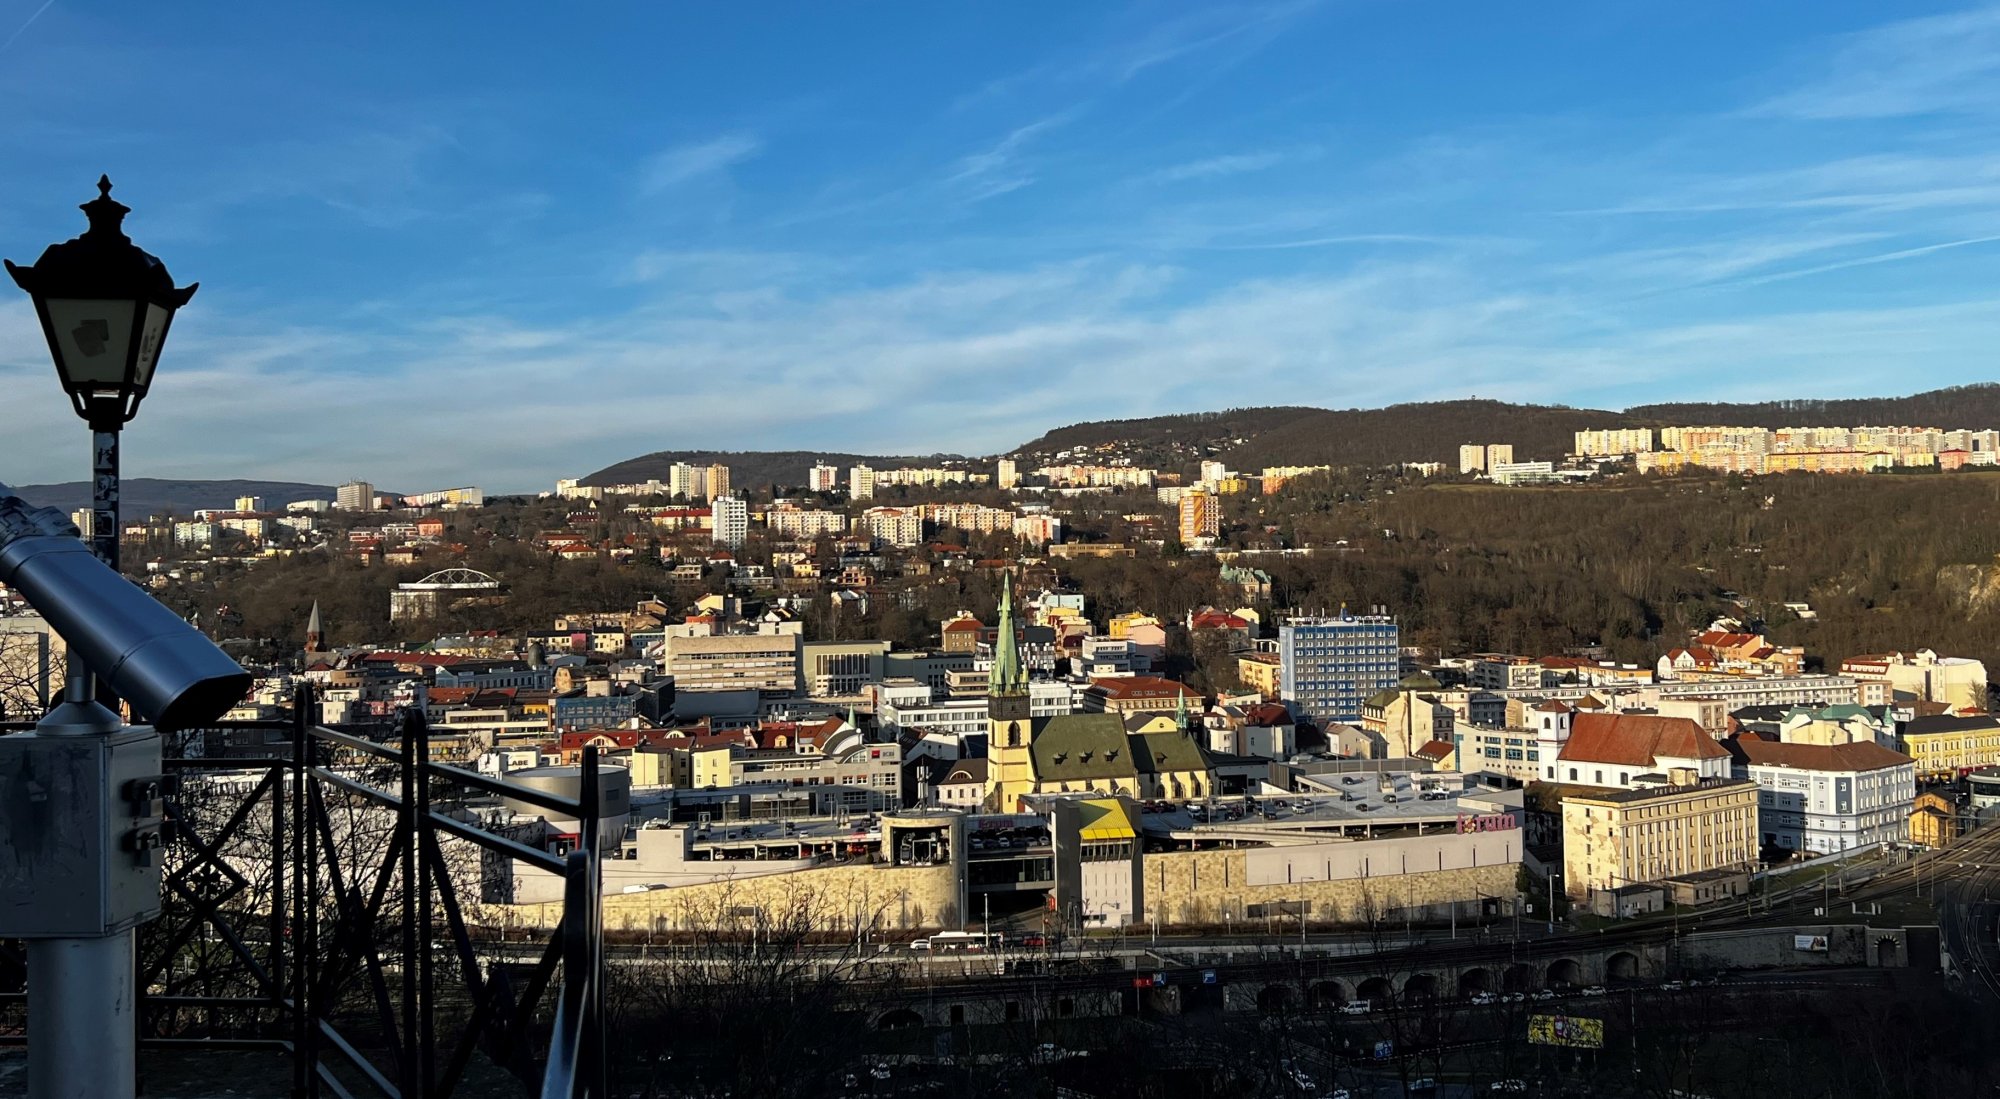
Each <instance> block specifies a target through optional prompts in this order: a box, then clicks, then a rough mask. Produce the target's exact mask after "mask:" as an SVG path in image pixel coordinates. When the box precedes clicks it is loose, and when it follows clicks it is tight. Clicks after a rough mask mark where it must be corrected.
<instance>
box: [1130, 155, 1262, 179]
mask: <svg viewBox="0 0 2000 1099" xmlns="http://www.w3.org/2000/svg"><path fill="white" fill-rule="evenodd" d="M1287 159H1289V158H1288V157H1287V155H1286V154H1284V153H1279V152H1263V153H1231V154H1228V155H1225V156H1212V157H1206V158H1204V159H1201V160H1190V161H1185V162H1183V163H1180V164H1170V165H1168V166H1167V167H1165V168H1161V169H1160V170H1158V171H1155V172H1148V173H1147V174H1145V175H1144V176H1141V177H1140V181H1141V182H1145V183H1185V182H1187V181H1188V180H1194V179H1218V178H1221V177H1224V176H1240V175H1245V174H1247V173H1250V172H1261V171H1264V170H1265V169H1267V168H1275V167H1277V166H1278V165H1280V164H1283V163H1284V162H1285V161H1286V160H1287Z"/></svg>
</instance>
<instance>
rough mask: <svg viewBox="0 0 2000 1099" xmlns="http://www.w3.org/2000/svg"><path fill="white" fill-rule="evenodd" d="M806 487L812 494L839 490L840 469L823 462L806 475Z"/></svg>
mask: <svg viewBox="0 0 2000 1099" xmlns="http://www.w3.org/2000/svg"><path fill="white" fill-rule="evenodd" d="M806 487H807V488H809V489H811V490H813V491H814V492H834V491H837V490H838V489H839V488H840V467H839V466H830V465H827V464H826V463H825V462H821V463H820V464H818V465H816V466H814V467H812V469H811V470H810V471H808V472H807V473H806Z"/></svg>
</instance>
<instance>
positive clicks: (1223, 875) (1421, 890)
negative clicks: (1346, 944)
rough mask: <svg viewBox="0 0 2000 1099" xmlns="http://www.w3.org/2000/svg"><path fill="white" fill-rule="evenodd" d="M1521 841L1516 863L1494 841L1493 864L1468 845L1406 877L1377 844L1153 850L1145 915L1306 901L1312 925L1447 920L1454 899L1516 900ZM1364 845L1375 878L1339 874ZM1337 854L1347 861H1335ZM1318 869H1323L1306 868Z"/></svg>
mask: <svg viewBox="0 0 2000 1099" xmlns="http://www.w3.org/2000/svg"><path fill="white" fill-rule="evenodd" d="M1503 835H1504V833H1503ZM1426 838H1427V839H1428V837H1426ZM1450 838H1452V839H1461V838H1463V839H1471V838H1473V837H1469V836H1468V837H1457V836H1453V837H1450ZM1485 838H1489V839H1490V838H1492V837H1491V836H1489V837H1485ZM1519 838H1520V834H1519V833H1518V832H1516V833H1513V834H1512V835H1511V837H1510V840H1511V842H1513V844H1514V859H1515V861H1511V862H1503V861H1500V860H1499V859H1498V858H1497V856H1498V854H1499V845H1498V844H1497V843H1496V844H1495V849H1494V852H1493V854H1494V855H1495V856H1496V857H1495V859H1494V861H1493V862H1491V863H1487V862H1485V861H1484V859H1483V858H1482V860H1481V863H1480V865H1477V866H1474V865H1471V864H1470V854H1469V852H1470V851H1471V850H1472V848H1471V847H1470V846H1466V847H1465V850H1466V852H1468V854H1467V857H1466V860H1465V861H1464V862H1463V863H1461V864H1459V865H1457V866H1453V864H1452V862H1451V861H1450V860H1447V862H1446V864H1445V865H1446V869H1444V870H1428V871H1419V870H1418V869H1417V868H1418V867H1419V866H1422V865H1425V862H1424V861H1423V860H1417V861H1413V862H1412V863H1411V864H1410V865H1411V872H1410V873H1407V874H1405V873H1401V872H1399V871H1400V867H1401V866H1402V865H1403V862H1402V859H1401V857H1400V855H1398V856H1397V857H1396V858H1395V861H1394V862H1392V863H1390V864H1389V865H1386V866H1382V867H1380V868H1377V867H1375V866H1374V859H1375V857H1376V856H1375V854H1374V853H1373V852H1374V850H1375V849H1376V848H1378V847H1381V846H1384V845H1383V844H1376V843H1367V844H1362V843H1328V844H1310V845H1301V846H1298V847H1286V848H1263V849H1249V850H1222V851H1177V852H1172V853H1167V854H1150V855H1147V856H1146V862H1145V871H1144V872H1145V889H1144V894H1145V904H1146V917H1145V918H1146V919H1147V920H1148V921H1151V920H1153V919H1154V918H1155V916H1156V915H1157V917H1158V918H1159V920H1160V922H1161V923H1162V924H1164V925H1167V926H1179V925H1189V924H1194V925H1223V924H1226V923H1227V922H1229V921H1231V920H1242V919H1245V918H1247V914H1246V907H1247V906H1248V905H1253V904H1266V903H1270V904H1275V903H1278V902H1298V901H1304V902H1306V903H1307V904H1308V905H1309V906H1310V909H1309V912H1308V916H1307V918H1308V920H1309V921H1310V922H1313V923H1320V922H1333V921H1345V922H1353V923H1361V922H1366V921H1367V920H1368V918H1369V916H1370V914H1371V912H1372V914H1373V915H1374V916H1375V917H1377V918H1388V917H1389V916H1390V914H1391V913H1394V914H1395V917H1396V918H1398V919H1400V918H1401V917H1402V915H1403V913H1404V911H1405V910H1410V911H1411V912H1412V914H1413V915H1414V916H1415V917H1417V918H1419V919H1422V918H1426V917H1429V916H1435V917H1437V918H1443V917H1444V916H1446V915H1447V914H1448V913H1449V912H1450V910H1451V909H1450V906H1451V905H1452V904H1454V903H1459V904H1463V905H1466V906H1468V907H1469V906H1471V905H1474V904H1477V903H1478V901H1479V899H1480V896H1481V895H1482V894H1484V895H1485V896H1487V897H1500V898H1503V902H1502V903H1503V904H1511V903H1512V901H1513V898H1514V893H1515V880H1516V877H1517V876H1518V874H1519V870H1520V863H1519V861H1518V860H1519V858H1520V850H1519V844H1518V841H1519ZM1412 842H1416V841H1412ZM1364 847H1365V848H1367V849H1369V851H1370V854H1368V855H1367V856H1365V857H1366V859H1367V861H1368V865H1369V869H1370V871H1371V873H1370V875H1369V876H1367V877H1362V876H1359V875H1352V876H1349V875H1344V874H1341V873H1340V872H1339V871H1340V870H1341V869H1342V867H1343V866H1344V865H1348V864H1349V863H1351V861H1352V860H1353V859H1354V858H1356V849H1358V848H1364ZM1436 854H1437V852H1436V850H1435V849H1434V850H1432V851H1431V852H1430V855H1431V859H1430V860H1429V865H1432V866H1435V865H1436ZM1336 858H1338V859H1340V860H1343V861H1341V862H1333V860H1334V859H1336ZM1329 863H1332V864H1333V869H1334V871H1335V874H1334V876H1332V877H1331V878H1329V877H1328V876H1327V875H1326V873H1325V871H1326V868H1327V866H1328V864H1329ZM1287 866H1289V867H1290V868H1291V870H1292V879H1291V880H1290V881H1287V880H1286V877H1285V872H1284V871H1285V867H1287ZM1314 868H1317V870H1318V873H1317V874H1314V873H1309V872H1308V871H1310V870H1312V869H1314ZM1378 871H1379V872H1378ZM1464 910H1465V909H1461V911H1464ZM1286 911H1287V912H1289V911H1291V909H1290V908H1287V910H1286Z"/></svg>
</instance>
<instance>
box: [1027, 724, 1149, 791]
mask: <svg viewBox="0 0 2000 1099" xmlns="http://www.w3.org/2000/svg"><path fill="white" fill-rule="evenodd" d="M1029 751H1030V752H1031V753H1032V755H1033V757H1034V761H1035V777H1036V778H1037V779H1039V780H1041V781H1042V782H1083V781H1087V780H1089V779H1095V778H1129V777H1131V776H1133V775H1135V774H1137V773H1138V772H1137V769H1136V768H1135V767H1134V765H1133V762H1132V746H1131V745H1130V744H1128V743H1127V742H1126V735H1125V721H1124V719H1123V717H1121V716H1120V715H1118V714H1111V713H1101V714H1061V715H1058V716H1056V717H1051V718H1045V719H1042V720H1041V721H1040V722H1038V723H1037V727H1036V729H1035V733H1034V737H1033V740H1032V741H1031V743H1030V747H1029Z"/></svg>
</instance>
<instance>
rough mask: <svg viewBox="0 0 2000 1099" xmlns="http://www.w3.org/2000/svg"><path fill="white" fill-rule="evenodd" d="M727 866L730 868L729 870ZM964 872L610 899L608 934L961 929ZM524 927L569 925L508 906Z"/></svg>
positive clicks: (913, 872) (859, 870) (910, 870)
mask: <svg viewBox="0 0 2000 1099" xmlns="http://www.w3.org/2000/svg"><path fill="white" fill-rule="evenodd" d="M719 865H725V866H726V865H728V864H726V863H724V864H719ZM957 897H958V872H957V871H956V870H954V869H953V868H952V867H951V865H950V864H948V863H947V864H944V865H941V866H915V867H889V866H883V865H879V864H876V865H855V866H828V867H823V868H820V869H817V870H801V871H798V872H797V873H792V874H776V875H771V876H768V877H744V878H736V879H726V880H722V881H715V882H710V883H707V884H703V885H689V886H684V887H681V888H677V889H654V890H650V891H648V892H645V893H624V894H616V895H613V896H607V897H605V898H604V926H605V928H606V929H607V930H611V931H646V930H655V931H673V930H683V929H687V928H704V927H723V928H729V927H741V928H742V929H743V930H745V931H748V930H749V929H750V928H751V927H753V926H755V925H756V923H757V922H758V917H757V916H755V915H752V914H751V912H750V911H749V910H757V911H760V912H762V913H763V916H762V919H763V920H765V921H766V922H770V923H779V924H783V925H786V926H791V925H792V921H794V920H795V919H799V920H806V921H810V922H811V923H812V924H813V925H814V926H815V927H817V928H819V929H820V930H824V931H851V930H853V929H854V928H855V927H856V925H857V924H859V925H860V926H862V927H872V928H874V929H876V930H878V931H888V930H905V929H908V930H917V929H922V928H950V927H957V926H958V920H959V917H958V901H957ZM502 912H504V918H508V919H511V921H512V922H513V923H514V924H516V925H523V924H525V925H527V926H532V927H549V926H552V925H553V924H554V923H555V922H556V921H557V920H559V919H561V918H562V905H561V904H560V903H554V904H522V905H512V906H500V907H498V908H496V914H500V913H502Z"/></svg>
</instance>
